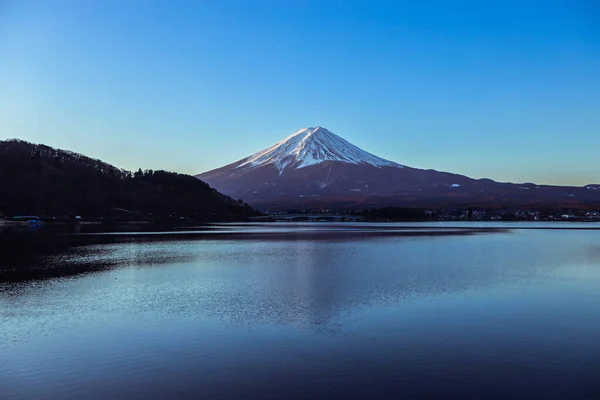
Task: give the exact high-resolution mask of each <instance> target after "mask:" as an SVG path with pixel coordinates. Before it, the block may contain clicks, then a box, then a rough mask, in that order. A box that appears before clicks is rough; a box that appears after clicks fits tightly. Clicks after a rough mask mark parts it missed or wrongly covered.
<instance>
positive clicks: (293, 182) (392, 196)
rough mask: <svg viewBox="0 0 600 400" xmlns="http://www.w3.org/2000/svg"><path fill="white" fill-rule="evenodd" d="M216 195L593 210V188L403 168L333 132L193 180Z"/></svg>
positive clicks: (598, 198)
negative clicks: (589, 208)
mask: <svg viewBox="0 0 600 400" xmlns="http://www.w3.org/2000/svg"><path fill="white" fill-rule="evenodd" d="M197 177H198V178H200V179H202V180H203V181H205V182H207V183H208V184H209V185H211V186H212V187H214V188H215V189H217V190H218V191H220V192H222V193H225V194H227V195H229V196H232V197H234V198H241V199H244V201H247V202H248V203H249V204H251V205H253V206H256V207H260V208H263V209H271V210H276V209H286V208H305V209H306V208H364V207H378V206H391V205H394V206H405V207H431V208H443V207H455V206H456V207H509V206H510V207H513V206H520V207H587V206H596V207H597V206H600V188H599V187H598V185H588V186H585V187H566V186H542V185H535V184H532V183H526V184H513V183H499V182H495V181H492V180H490V179H472V178H469V177H466V176H463V175H457V174H452V173H448V172H439V171H435V170H423V169H417V168H410V167H408V166H404V165H401V164H398V163H396V162H393V161H389V160H385V159H383V158H380V157H377V156H375V155H373V154H371V153H369V152H367V151H365V150H363V149H360V148H359V147H357V146H355V145H353V144H352V143H350V142H348V141H347V140H345V139H343V138H341V137H340V136H338V135H336V134H335V133H333V132H331V131H329V130H327V129H325V128H322V127H316V128H304V129H300V130H299V131H298V132H296V133H294V134H293V135H291V136H289V137H287V138H285V139H283V140H281V141H280V142H277V143H275V144H274V145H273V146H271V147H268V148H266V149H264V150H262V151H259V152H257V153H255V154H252V155H251V156H249V157H246V158H244V159H242V160H239V161H236V162H234V163H232V164H229V165H226V166H224V167H221V168H217V169H214V170H212V171H208V172H204V173H202V174H199V175H197Z"/></svg>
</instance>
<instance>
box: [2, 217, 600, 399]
mask: <svg viewBox="0 0 600 400" xmlns="http://www.w3.org/2000/svg"><path fill="white" fill-rule="evenodd" d="M523 227H525V228H527V229H520V228H523ZM565 227H566V228H579V227H584V228H590V227H595V228H600V226H599V225H593V224H587V225H586V224H583V225H573V224H567V225H565V224H554V225H552V224H538V225H532V224H520V225H519V224H512V225H511V224H496V225H490V224H477V225H469V224H458V223H451V224H450V223H448V224H395V225H391V224H382V225H377V224H355V225H352V224H329V225H328V224H313V225H311V224H295V225H286V224H271V225H217V226H211V227H203V228H199V229H195V230H189V231H185V232H181V231H180V232H171V233H152V232H145V233H137V234H129V233H126V232H118V233H114V234H86V233H85V230H84V232H83V233H78V234H68V235H65V234H58V233H56V234H52V235H50V236H48V235H45V234H42V233H38V232H29V233H24V234H23V235H24V236H25V239H23V240H24V241H25V243H32V244H31V248H29V249H28V248H26V247H19V246H22V244H23V242H19V243H21V244H20V245H19V246H17V245H14V246H13V245H6V246H5V247H4V248H3V252H4V254H2V255H0V265H1V267H0V398H3V399H4V398H6V399H13V398H28V399H29V398H31V399H38V398H50V399H82V398H91V399H105V398H113V399H119V398H122V399H131V398H140V399H141V398H143V399H152V398H202V399H213V398H214V399H239V398H242V399H250V398H256V399H280V398H294V399H314V398H331V399H348V398H350V397H351V396H355V397H363V398H369V399H373V398H409V399H412V398H427V397H444V398H451V397H460V398H482V397H483V396H484V395H487V398H507V397H509V396H510V398H528V399H531V398H565V399H566V398H569V399H574V398H586V399H599V398H600V229H546V228H565ZM473 228H474V229H473ZM492 228H499V229H492ZM531 228H535V229H531ZM538 228H541V229H538ZM7 237H8V235H6V233H5V234H4V235H1V236H0V241H2V240H4V241H8V240H16V239H14V238H12V239H7ZM19 238H20V239H18V240H21V239H22V238H21V237H20V236H19ZM5 243H8V242H5ZM49 243H50V244H49ZM19 248H21V250H20V251H17V250H18V249H19ZM11 249H12V252H11ZM23 249H25V250H23ZM36 249H43V251H42V250H39V252H38V251H37V250H36ZM34 250H35V251H34ZM9 253H10V254H9ZM33 253H35V254H33ZM402 396H404V397H402Z"/></svg>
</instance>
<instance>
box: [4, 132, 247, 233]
mask: <svg viewBox="0 0 600 400" xmlns="http://www.w3.org/2000/svg"><path fill="white" fill-rule="evenodd" d="M0 212H4V213H5V214H7V215H16V214H25V215H31V214H34V215H46V216H55V217H59V218H60V217H63V216H65V215H70V216H74V215H82V216H84V217H85V218H96V217H120V218H123V217H127V218H132V219H135V218H148V217H151V218H167V217H171V216H172V217H175V216H177V217H187V218H193V219H198V220H213V221H217V220H220V221H224V220H240V219H244V218H245V217H248V216H252V215H256V211H254V210H253V209H252V208H250V207H248V206H247V205H245V204H243V203H242V202H241V200H240V201H234V200H233V199H231V198H229V197H227V196H225V195H223V194H221V193H219V192H217V191H216V190H214V189H212V188H211V187H210V186H208V185H207V184H206V183H204V182H202V181H200V180H198V179H197V178H195V177H192V176H189V175H182V174H177V173H172V172H166V171H141V170H140V171H138V172H136V173H132V172H130V171H126V170H123V169H119V168H117V167H115V166H112V165H110V164H107V163H105V162H102V161H100V160H95V159H92V158H89V157H86V156H83V155H81V154H77V153H73V152H70V151H65V150H57V149H54V148H52V147H49V146H45V145H37V144H32V143H28V142H25V141H21V140H7V141H0Z"/></svg>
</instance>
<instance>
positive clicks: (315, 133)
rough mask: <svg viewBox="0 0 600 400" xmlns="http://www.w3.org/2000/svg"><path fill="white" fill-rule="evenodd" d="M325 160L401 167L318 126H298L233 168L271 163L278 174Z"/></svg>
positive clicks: (253, 166)
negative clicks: (281, 138) (278, 140)
mask: <svg viewBox="0 0 600 400" xmlns="http://www.w3.org/2000/svg"><path fill="white" fill-rule="evenodd" d="M326 161H339V162H344V163H348V164H365V165H373V166H376V167H398V168H402V165H399V164H396V163H394V162H392V161H388V160H384V159H383V158H380V157H377V156H375V155H373V154H371V153H368V152H366V151H364V150H362V149H360V148H358V147H356V146H355V145H353V144H352V143H350V142H348V141H346V140H345V139H343V138H341V137H339V136H338V135H336V134H334V133H333V132H330V131H329V130H327V129H325V128H322V127H320V126H318V127H316V128H304V129H300V130H299V131H298V132H296V133H294V134H293V135H291V136H289V137H287V138H285V139H283V140H282V141H280V142H278V143H276V144H274V145H273V146H271V147H269V148H267V149H265V150H263V151H259V152H258V153H255V154H253V155H251V156H250V157H247V158H245V159H243V160H241V161H240V162H238V163H237V165H236V168H240V169H241V170H242V171H244V170H247V169H252V168H259V167H265V166H268V165H273V166H274V167H275V168H277V170H278V171H279V173H280V174H281V173H283V171H284V170H285V169H286V168H288V169H292V168H296V169H297V168H303V167H307V166H311V165H316V164H320V163H323V162H326Z"/></svg>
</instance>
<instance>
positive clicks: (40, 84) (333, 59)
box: [0, 0, 600, 185]
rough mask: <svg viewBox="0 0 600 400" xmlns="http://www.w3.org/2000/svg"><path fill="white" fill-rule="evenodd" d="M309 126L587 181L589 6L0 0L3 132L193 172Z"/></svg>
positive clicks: (473, 168) (597, 159)
mask: <svg viewBox="0 0 600 400" xmlns="http://www.w3.org/2000/svg"><path fill="white" fill-rule="evenodd" d="M317 125H320V126H324V127H326V128H328V129H330V130H331V131H333V132H335V133H337V134H339V135H341V136H342V137H344V138H346V139H347V140H349V141H351V142H353V143H354V144H356V145H358V146H360V147H362V148H364V149H365V150H367V151H370V152H372V153H374V154H376V155H379V156H381V157H384V158H388V159H391V160H394V161H397V162H399V163H402V164H406V165H409V166H413V167H419V168H434V169H438V170H445V171H451V172H457V173H462V174H465V175H469V176H473V177H489V178H492V179H496V180H501V181H515V182H528V181H532V182H538V183H552V184H574V185H583V184H587V183H600V5H599V3H598V2H595V1H594V0H582V1H577V0H571V1H552V0H547V1H541V0H540V1H492V0H491V1H401V0H394V1H341V0H337V1H335V0H332V1H325V0H318V1H311V0H302V1H301V0H297V1H292V0H290V1H285V0H279V1H261V0H246V1H227V0H218V1H217V0H215V1H209V0H205V1H190V2H185V1H163V2H159V1H151V0H148V1H146V0H139V1H133V0H114V1H109V0H101V1H87V0H81V1H79V0H72V1H61V0H56V1H52V2H50V1H45V0H43V1H28V0H15V1H6V0H0V139H6V138H12V137H17V138H21V139H25V140H29V141H33V142H38V143H45V144H49V145H51V146H55V147H60V148H66V149H70V150H74V151H78V152H82V153H85V154H87V155H90V156H92V157H95V158H100V159H103V160H105V161H108V162H110V163H113V164H116V165H118V166H120V167H123V168H127V169H137V168H140V167H141V168H143V169H145V168H151V169H168V170H175V171H178V172H184V173H199V172H203V171H206V170H208V169H212V168H215V167H219V166H221V165H224V164H227V163H230V162H232V161H235V160H237V159H240V158H242V157H245V156H247V155H249V154H251V153H253V152H256V151H258V150H260V149H262V148H264V147H267V146H269V145H271V144H273V143H274V142H276V141H278V140H280V139H282V138H283V137H285V136H288V135H290V134H291V133H293V132H295V131H297V130H298V129H300V128H302V127H307V126H317Z"/></svg>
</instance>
